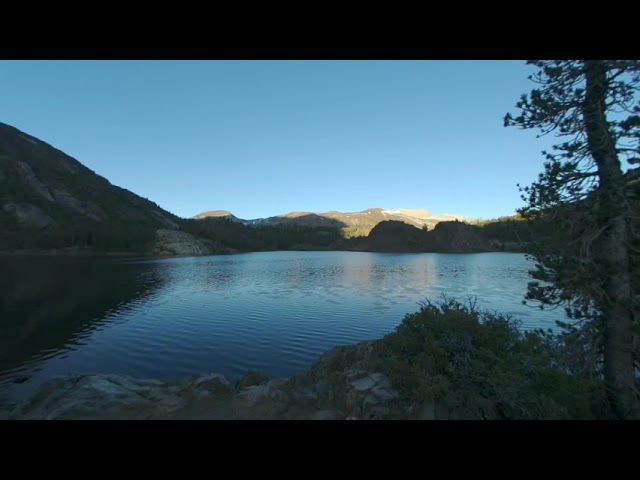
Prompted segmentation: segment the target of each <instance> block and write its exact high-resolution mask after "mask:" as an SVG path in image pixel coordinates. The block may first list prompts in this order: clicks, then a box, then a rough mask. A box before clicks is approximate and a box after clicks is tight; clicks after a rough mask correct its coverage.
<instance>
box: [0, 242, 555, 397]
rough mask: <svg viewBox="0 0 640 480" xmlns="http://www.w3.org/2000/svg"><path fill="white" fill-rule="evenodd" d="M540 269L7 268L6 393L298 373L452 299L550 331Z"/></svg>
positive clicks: (2, 367) (57, 264)
mask: <svg viewBox="0 0 640 480" xmlns="http://www.w3.org/2000/svg"><path fill="white" fill-rule="evenodd" d="M532 266H533V264H532V262H529V261H527V260H526V259H525V257H524V255H521V254H509V253H482V254H431V253H429V254H379V253H356V252H269V253H250V254H243V255H229V256H211V257H194V258H171V259H155V260H149V259H143V260H135V259H122V258H117V259H113V258H104V259H86V258H85V259H80V258H0V392H1V393H2V396H3V398H4V399H5V401H7V400H8V401H15V400H17V399H20V398H22V397H24V396H25V395H27V394H29V393H31V392H32V391H33V390H34V389H35V388H36V387H38V386H39V385H41V384H42V383H43V382H44V381H46V380H47V379H49V378H51V377H53V376H56V375H60V374H71V373H72V374H77V373H117V374H125V375H131V376H135V377H142V378H180V377H185V376H188V375H193V374H200V373H204V372H219V373H222V374H224V375H225V376H227V378H228V379H229V380H230V381H231V382H234V381H236V380H237V379H239V378H240V377H241V376H242V375H243V374H244V373H245V372H246V371H247V370H249V369H256V370H259V371H261V372H264V373H265V374H267V375H268V376H270V377H280V376H288V375H294V374H301V373H304V372H305V371H306V369H307V368H308V367H309V366H310V365H311V364H312V363H313V362H314V361H315V360H316V359H317V358H318V357H319V356H320V355H321V354H322V353H324V352H326V351H327V350H328V349H330V348H331V347H333V346H336V345H344V344H351V343H355V342H359V341H362V340H367V339H372V338H379V337H381V336H383V335H384V334H386V333H389V332H391V331H392V330H393V329H394V327H395V326H396V325H397V324H398V323H400V322H401V321H402V319H403V317H404V315H405V314H407V313H411V312H415V311H417V310H418V309H419V305H418V302H420V301H421V300H424V299H425V298H427V297H428V298H431V299H436V298H438V297H439V296H440V295H441V294H443V293H444V294H447V295H449V296H454V297H456V298H458V299H461V300H463V299H465V298H466V297H467V296H468V295H475V296H477V299H478V302H479V305H480V306H481V307H483V308H487V309H490V310H498V311H500V312H504V313H510V314H512V315H514V316H515V317H517V318H520V319H521V320H522V322H523V326H524V328H538V327H543V328H553V327H554V322H555V320H558V319H563V313H562V312H561V311H559V310H556V311H540V310H539V309H536V308H531V307H527V306H524V305H522V299H523V296H524V293H525V291H526V285H527V282H528V281H529V280H530V279H529V277H528V275H527V270H528V269H529V268H531V267H532Z"/></svg>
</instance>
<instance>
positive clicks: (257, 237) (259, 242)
mask: <svg viewBox="0 0 640 480" xmlns="http://www.w3.org/2000/svg"><path fill="white" fill-rule="evenodd" d="M181 229H182V230H183V231H185V232H187V233H190V234H192V235H196V236H198V237H202V238H206V239H208V240H211V241H213V242H214V243H215V244H216V245H218V247H219V248H220V249H222V250H230V251H240V252H250V251H268V250H331V249H336V247H339V246H340V245H341V244H342V243H343V242H344V241H343V239H342V236H341V234H340V231H339V230H337V229H335V228H320V227H305V226H300V225H259V226H247V225H244V224H242V223H240V222H235V221H233V220H230V219H228V218H204V219H201V220H193V219H189V220H184V221H183V222H182V223H181Z"/></svg>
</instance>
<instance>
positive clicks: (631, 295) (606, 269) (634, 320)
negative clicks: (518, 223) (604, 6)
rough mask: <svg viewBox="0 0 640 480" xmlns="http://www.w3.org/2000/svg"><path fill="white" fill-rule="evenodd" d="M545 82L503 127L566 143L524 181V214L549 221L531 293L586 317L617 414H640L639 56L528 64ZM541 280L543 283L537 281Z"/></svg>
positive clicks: (537, 254)
mask: <svg viewBox="0 0 640 480" xmlns="http://www.w3.org/2000/svg"><path fill="white" fill-rule="evenodd" d="M528 63H529V64H530V65H533V66H534V67H537V69H538V70H537V72H536V73H535V74H533V75H531V76H530V77H529V78H530V79H531V80H532V81H533V82H535V83H537V84H538V85H539V86H538V87H537V88H535V89H533V90H532V91H531V92H530V93H529V94H528V95H522V97H521V99H520V101H519V102H518V103H517V104H516V107H517V108H518V110H519V114H518V115H517V116H512V115H511V114H507V115H506V117H505V119H504V122H505V126H516V127H519V128H523V129H531V128H535V129H539V130H540V131H541V134H542V135H546V134H551V133H553V134H555V135H556V136H557V137H559V138H562V139H563V141H561V142H560V143H558V144H557V145H555V146H554V147H553V149H552V151H551V152H543V154H544V155H545V157H546V161H545V163H544V171H543V173H541V174H540V175H539V178H538V180H537V181H536V182H534V183H533V184H532V185H531V186H528V187H525V188H523V189H522V191H523V199H524V200H525V201H526V202H527V206H526V207H525V208H523V209H521V211H520V213H522V214H523V215H524V216H526V217H527V218H529V219H534V220H536V221H538V222H539V223H540V224H546V225H547V226H548V225H553V226H554V229H553V230H550V232H551V233H550V234H549V235H548V236H547V237H546V239H545V241H543V242H541V243H540V244H539V245H538V248H535V249H534V250H532V252H531V253H532V254H533V256H534V257H535V259H536V260H537V264H536V269H535V270H534V271H533V272H532V274H533V277H534V279H536V281H535V282H532V283H531V284H530V285H529V291H528V293H527V298H528V299H535V300H538V301H540V302H542V304H548V305H564V306H565V307H566V308H567V312H568V313H569V314H570V316H571V317H573V318H576V319H583V320H587V321H588V323H587V325H588V330H589V331H590V332H591V334H590V335H589V339H590V342H591V347H592V348H593V349H596V350H597V351H598V352H601V354H602V355H601V357H602V359H603V369H602V370H603V374H604V379H605V382H606V385H607V395H608V398H609V403H610V406H611V409H612V412H613V414H614V415H615V416H617V417H619V418H625V419H626V418H640V395H639V393H638V380H637V372H638V368H639V363H638V361H639V352H638V337H639V328H638V327H639V325H638V323H639V322H640V308H639V304H640V301H639V300H640V296H639V291H638V284H639V283H640V278H639V276H640V273H639V271H640V259H639V258H638V253H639V250H638V247H640V242H639V241H638V234H637V228H638V227H640V222H639V221H638V208H637V205H638V203H639V202H638V199H637V197H636V198H634V197H633V195H634V191H635V192H636V193H635V194H637V182H636V179H637V178H638V176H639V174H640V169H638V167H635V168H634V167H633V166H634V165H637V164H639V163H640V100H639V99H638V98H637V97H638V95H637V94H638V90H639V88H640V61H638V60H532V61H529V62H528ZM540 282H542V283H540Z"/></svg>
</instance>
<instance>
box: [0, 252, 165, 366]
mask: <svg viewBox="0 0 640 480" xmlns="http://www.w3.org/2000/svg"><path fill="white" fill-rule="evenodd" d="M161 284H162V275H160V274H158V272H157V270H156V269H153V268H150V265H149V264H148V263H147V264H137V263H132V262H126V261H120V260H113V259H107V258H105V259H95V258H94V259H84V258H78V259H69V258H68V257H67V258H64V259H57V258H51V257H49V258H17V259H16V258H0V377H1V376H2V372H6V371H7V370H13V369H15V368H16V367H19V366H21V365H22V364H24V363H25V362H27V361H29V360H34V359H37V358H40V357H42V356H44V355H47V354H49V353H51V352H56V351H59V350H60V349H62V348H64V346H65V345H68V344H73V343H76V342H78V341H79V337H81V336H82V334H83V333H86V332H87V331H90V330H94V329H95V328H97V327H98V326H99V325H100V324H101V323H104V322H105V321H108V318H107V317H108V315H109V313H110V312H112V311H114V310H121V309H123V308H127V307H126V306H127V304H130V303H131V302H133V301H139V300H141V299H143V298H145V297H148V296H149V295H151V294H152V293H153V292H155V291H157V289H158V288H159V287H160V286H161Z"/></svg>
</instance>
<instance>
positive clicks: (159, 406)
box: [0, 341, 400, 420]
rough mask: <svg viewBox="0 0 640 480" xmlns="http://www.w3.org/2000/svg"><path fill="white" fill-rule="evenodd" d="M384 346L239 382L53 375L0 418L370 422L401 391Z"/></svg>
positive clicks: (389, 411) (333, 354)
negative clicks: (300, 370)
mask: <svg viewBox="0 0 640 480" xmlns="http://www.w3.org/2000/svg"><path fill="white" fill-rule="evenodd" d="M380 366H381V344H380V342H379V341H367V342H362V343H359V344H356V345H352V346H345V347H335V348H333V349H332V350H330V351H329V352H327V353H326V354H324V355H323V356H322V357H321V358H320V359H319V360H318V361H317V362H316V363H315V364H314V365H313V366H312V367H311V368H310V369H309V371H308V372H307V373H306V374H305V375H300V376H294V377H288V378H281V379H273V380H269V379H268V378H266V377H264V376H262V375H260V374H259V373H257V372H249V373H248V374H247V375H246V376H245V377H244V378H243V379H242V380H241V381H240V382H238V384H237V385H236V386H233V387H232V386H231V385H230V384H229V382H228V381H227V379H226V378H225V377H224V376H223V375H220V374H216V373H211V374H206V375H201V376H198V377H190V378H187V379H184V380H182V381H160V380H150V379H133V378H130V377H125V376H120V375H74V376H64V377H58V378H55V379H53V380H51V381H50V382H48V383H47V384H45V385H43V386H42V387H41V388H40V389H39V390H38V391H37V392H36V393H35V394H34V395H32V396H31V397H30V398H29V399H27V400H25V401H24V402H22V403H20V404H18V405H16V406H15V407H13V408H11V409H10V410H9V411H4V412H1V411H0V419H40V420H58V419H60V420H62V419H67V420H71V419H77V420H80V419H122V420H125V419H131V420H133V419H189V420H195V419H203V420H204V419H209V420H345V419H347V420H373V419H386V418H392V417H395V416H396V415H397V413H398V411H399V410H398V408H399V403H400V396H399V394H398V392H397V391H395V390H394V389H393V388H392V386H391V383H390V381H389V379H388V378H387V377H386V376H385V375H384V374H383V373H382V372H380Z"/></svg>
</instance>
